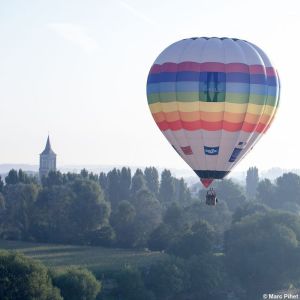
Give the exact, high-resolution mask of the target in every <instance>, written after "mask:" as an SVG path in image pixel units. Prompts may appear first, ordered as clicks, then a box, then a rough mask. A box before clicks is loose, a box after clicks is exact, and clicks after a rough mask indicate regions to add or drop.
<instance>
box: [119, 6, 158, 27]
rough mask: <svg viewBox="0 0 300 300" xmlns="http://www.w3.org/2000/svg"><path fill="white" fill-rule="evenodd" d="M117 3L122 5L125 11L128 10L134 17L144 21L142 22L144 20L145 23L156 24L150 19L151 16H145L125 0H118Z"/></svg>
mask: <svg viewBox="0 0 300 300" xmlns="http://www.w3.org/2000/svg"><path fill="white" fill-rule="evenodd" d="M119 3H120V4H121V6H122V7H124V8H125V9H126V10H127V11H129V12H130V13H131V14H132V15H134V16H135V17H137V18H139V19H140V20H142V21H144V22H146V23H148V24H150V25H154V26H156V23H155V22H154V20H152V19H151V18H149V17H147V16H146V15H144V14H143V13H142V12H141V11H139V10H137V9H136V8H134V7H132V6H131V5H129V4H128V3H127V2H125V1H119Z"/></svg>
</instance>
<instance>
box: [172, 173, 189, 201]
mask: <svg viewBox="0 0 300 300" xmlns="http://www.w3.org/2000/svg"><path fill="white" fill-rule="evenodd" d="M173 180H174V189H175V201H176V202H178V203H179V204H180V205H182V206H186V205H187V204H188V203H189V202H190V201H191V193H190V191H189V189H188V187H187V184H186V183H185V181H184V180H183V178H180V179H177V178H173Z"/></svg>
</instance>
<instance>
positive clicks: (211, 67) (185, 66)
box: [150, 61, 276, 76]
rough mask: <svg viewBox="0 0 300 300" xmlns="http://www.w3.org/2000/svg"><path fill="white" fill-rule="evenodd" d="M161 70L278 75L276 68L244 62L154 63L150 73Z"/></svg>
mask: <svg viewBox="0 0 300 300" xmlns="http://www.w3.org/2000/svg"><path fill="white" fill-rule="evenodd" d="M160 72H226V73H231V72H232V73H233V72H239V73H250V74H265V73H266V74H267V75H268V76H276V70H275V69H274V68H272V67H265V66H263V65H246V64H243V63H229V64H223V63H217V62H207V63H197V62H188V61H187V62H182V63H179V64H176V63H171V62H167V63H164V64H162V65H158V64H154V65H153V66H152V68H151V70H150V74H155V73H160Z"/></svg>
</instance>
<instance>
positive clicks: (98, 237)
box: [89, 225, 116, 247]
mask: <svg viewBox="0 0 300 300" xmlns="http://www.w3.org/2000/svg"><path fill="white" fill-rule="evenodd" d="M115 239H116V233H115V231H114V229H113V228H112V227H111V226H110V225H104V226H102V227H101V228H100V229H97V230H94V231H92V232H91V233H90V235H89V241H90V243H91V245H93V246H106V247H110V246H112V245H113V244H114V242H115Z"/></svg>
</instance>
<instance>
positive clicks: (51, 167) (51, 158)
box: [39, 135, 56, 178]
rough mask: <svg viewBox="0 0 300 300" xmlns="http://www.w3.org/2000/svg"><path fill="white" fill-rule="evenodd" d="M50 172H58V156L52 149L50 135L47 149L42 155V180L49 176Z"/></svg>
mask: <svg viewBox="0 0 300 300" xmlns="http://www.w3.org/2000/svg"><path fill="white" fill-rule="evenodd" d="M50 171H56V154H55V153H54V151H53V150H52V148H51V144H50V138H49V135H48V139H47V143H46V147H45V149H44V151H43V152H42V153H41V154H40V168H39V174H40V178H42V177H43V176H47V175H48V173H49V172H50Z"/></svg>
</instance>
